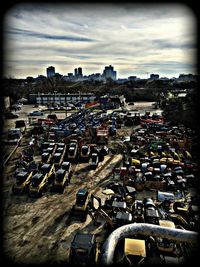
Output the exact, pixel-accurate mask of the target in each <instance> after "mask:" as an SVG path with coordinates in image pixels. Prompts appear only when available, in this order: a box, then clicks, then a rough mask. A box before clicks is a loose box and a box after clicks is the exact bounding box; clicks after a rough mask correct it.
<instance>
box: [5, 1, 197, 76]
mask: <svg viewBox="0 0 200 267" xmlns="http://www.w3.org/2000/svg"><path fill="white" fill-rule="evenodd" d="M196 30H197V18H196V16H195V13H194V12H193V11H192V9H190V7H189V6H187V5H184V4H172V3H170V4H167V5H166V4H161V3H160V4H145V3H143V4H136V3H135V4H130V3H126V2H124V4H122V3H121V4H111V3H110V4H97V3H95V4H92V3H91V4H86V3H85V4H80V3H78V4H69V3H68V4H63V3H60V4H59V2H58V4H51V3H49V4H48V3H44V4H42V3H39V4H38V3H37V4H34V3H29V4H26V3H21V4H17V5H14V6H13V7H12V8H10V9H9V10H7V12H6V13H5V15H4V18H3V49H4V53H3V55H4V58H3V63H4V64H3V66H4V67H3V74H4V76H7V77H15V78H26V77H27V76H32V77H37V76H38V75H45V76H46V68H47V67H49V66H54V67H55V70H56V72H58V73H60V74H62V75H67V74H68V73H74V68H77V67H82V69H83V75H89V74H92V73H102V72H103V69H104V67H105V66H108V65H112V66H114V70H116V71H117V78H128V77H129V76H137V77H139V78H148V77H149V76H150V74H151V73H156V74H159V75H160V77H169V78H170V77H178V76H179V74H182V73H184V74H187V73H192V74H196V73H197V70H196V64H197V35H196Z"/></svg>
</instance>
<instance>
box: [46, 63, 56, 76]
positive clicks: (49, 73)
mask: <svg viewBox="0 0 200 267" xmlns="http://www.w3.org/2000/svg"><path fill="white" fill-rule="evenodd" d="M53 76H55V67H53V66H50V67H48V68H47V77H53Z"/></svg>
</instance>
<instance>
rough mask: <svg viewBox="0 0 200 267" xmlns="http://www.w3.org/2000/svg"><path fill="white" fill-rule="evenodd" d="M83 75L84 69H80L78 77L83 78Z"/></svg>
mask: <svg viewBox="0 0 200 267" xmlns="http://www.w3.org/2000/svg"><path fill="white" fill-rule="evenodd" d="M82 76H83V73H82V68H80V67H79V68H78V77H82Z"/></svg>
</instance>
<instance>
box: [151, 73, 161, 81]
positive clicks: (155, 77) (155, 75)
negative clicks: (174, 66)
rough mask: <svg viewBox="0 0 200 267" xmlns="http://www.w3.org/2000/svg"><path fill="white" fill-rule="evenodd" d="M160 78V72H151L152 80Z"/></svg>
mask: <svg viewBox="0 0 200 267" xmlns="http://www.w3.org/2000/svg"><path fill="white" fill-rule="evenodd" d="M158 79H159V74H151V75H150V80H158Z"/></svg>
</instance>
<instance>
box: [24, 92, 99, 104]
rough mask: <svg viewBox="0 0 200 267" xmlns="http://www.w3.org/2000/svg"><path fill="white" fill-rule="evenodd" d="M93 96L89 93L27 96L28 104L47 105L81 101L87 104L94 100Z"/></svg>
mask: <svg viewBox="0 0 200 267" xmlns="http://www.w3.org/2000/svg"><path fill="white" fill-rule="evenodd" d="M95 98H96V97H95V96H94V95H93V94H91V93H87V94H79V93H78V94H61V93H48V94H44V93H38V94H29V103H30V104H42V105H45V104H47V103H68V102H69V101H81V102H82V103H88V102H91V101H94V100H95Z"/></svg>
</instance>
